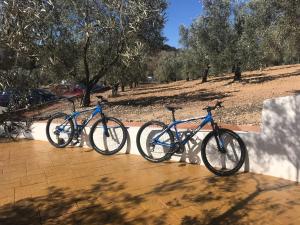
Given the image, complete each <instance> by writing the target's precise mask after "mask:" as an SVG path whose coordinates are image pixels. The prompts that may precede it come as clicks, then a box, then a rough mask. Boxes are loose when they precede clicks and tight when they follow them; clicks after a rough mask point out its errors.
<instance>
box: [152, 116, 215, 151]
mask: <svg viewBox="0 0 300 225" xmlns="http://www.w3.org/2000/svg"><path fill="white" fill-rule="evenodd" d="M197 120H202V122H201V123H200V125H199V126H198V127H197V128H196V129H195V130H193V131H192V133H191V134H189V135H187V137H186V138H185V139H184V140H182V141H180V134H179V132H178V129H177V125H178V124H184V123H189V122H193V121H197ZM208 123H211V124H212V126H213V128H214V120H213V117H212V113H211V112H208V114H207V116H204V117H198V118H192V119H187V120H174V121H173V122H172V123H170V124H169V125H168V127H166V128H165V129H164V130H163V131H162V132H161V133H159V134H158V135H157V136H156V137H154V138H153V139H152V143H153V144H157V145H162V146H165V147H171V148H173V147H175V145H176V143H177V142H180V144H181V145H185V144H187V143H188V142H189V140H190V139H191V138H193V137H194V136H195V135H196V133H197V132H198V131H200V130H201V129H202V128H203V127H204V126H205V125H206V124H208ZM173 127H174V130H175V135H176V136H175V137H176V142H175V143H173V144H168V143H166V142H163V141H160V140H159V138H160V137H161V136H162V135H164V134H165V133H166V132H167V131H168V130H171V129H172V128H173Z"/></svg>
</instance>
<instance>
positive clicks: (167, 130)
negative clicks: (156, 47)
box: [136, 102, 246, 176]
mask: <svg viewBox="0 0 300 225" xmlns="http://www.w3.org/2000/svg"><path fill="white" fill-rule="evenodd" d="M221 107H222V102H217V103H216V105H215V106H212V107H211V106H208V107H206V108H204V109H203V110H206V111H207V115H206V116H204V117H199V118H193V119H187V120H176V119H175V111H176V110H177V109H181V107H176V106H167V107H166V108H167V109H168V110H169V111H171V112H172V119H173V121H172V123H170V124H169V125H166V124H164V123H162V122H160V121H150V122H147V123H145V124H144V125H143V126H142V127H141V128H140V129H139V131H138V134H137V140H136V142H137V147H138V150H139V152H140V153H141V155H142V156H143V157H144V158H145V159H147V160H149V161H151V162H162V161H165V160H169V159H170V158H171V156H172V155H174V154H175V153H179V154H181V153H183V152H184V145H185V144H187V143H188V142H189V141H190V140H191V139H192V138H193V137H194V136H195V135H196V134H197V132H199V131H200V130H201V129H202V128H203V127H204V126H205V125H206V124H209V123H210V124H211V126H212V131H211V132H210V133H208V134H207V136H206V137H205V138H204V140H203V141H202V145H201V156H202V161H203V163H204V165H205V166H206V167H207V168H208V169H209V170H210V171H211V172H213V173H214V174H216V175H218V176H229V175H232V174H234V173H235V172H237V171H238V170H239V169H240V168H241V167H242V165H243V163H244V161H245V156H246V147H245V144H244V142H243V140H242V139H241V138H240V137H239V135H238V134H236V133H235V132H234V131H232V130H228V129H224V128H220V127H219V126H218V125H217V123H215V122H214V119H213V116H212V111H213V110H215V109H217V108H221ZM196 121H199V125H198V126H197V128H196V129H194V130H192V131H191V132H190V133H189V134H187V135H186V136H184V135H180V133H179V132H178V129H177V125H179V124H183V123H190V122H196ZM200 121H202V122H200Z"/></svg>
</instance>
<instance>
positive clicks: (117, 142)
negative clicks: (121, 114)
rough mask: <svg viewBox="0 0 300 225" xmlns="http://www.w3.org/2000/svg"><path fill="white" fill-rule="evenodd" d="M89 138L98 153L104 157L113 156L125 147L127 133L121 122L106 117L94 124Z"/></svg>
mask: <svg viewBox="0 0 300 225" xmlns="http://www.w3.org/2000/svg"><path fill="white" fill-rule="evenodd" d="M89 138H90V143H91V145H92V147H93V149H94V150H95V151H96V152H98V153H100V154H103V155H113V154H116V153H117V152H119V151H120V150H121V149H122V148H123V147H124V145H125V142H126V140H127V131H126V128H125V126H124V125H123V123H122V122H121V121H120V120H118V119H116V118H113V117H105V118H102V119H100V120H98V121H96V122H95V123H94V125H93V126H92V128H91V131H90V134H89Z"/></svg>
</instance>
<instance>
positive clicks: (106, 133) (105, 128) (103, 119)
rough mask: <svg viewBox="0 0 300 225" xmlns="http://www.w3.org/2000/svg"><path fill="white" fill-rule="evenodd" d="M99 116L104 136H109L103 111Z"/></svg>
mask: <svg viewBox="0 0 300 225" xmlns="http://www.w3.org/2000/svg"><path fill="white" fill-rule="evenodd" d="M101 118H102V121H103V129H104V134H105V136H106V137H109V132H108V127H107V119H106V117H105V115H104V114H103V113H102V114H101Z"/></svg>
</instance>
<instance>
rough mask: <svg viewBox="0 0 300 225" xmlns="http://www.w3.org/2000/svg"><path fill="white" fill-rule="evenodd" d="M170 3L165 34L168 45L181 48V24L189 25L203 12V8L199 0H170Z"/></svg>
mask: <svg viewBox="0 0 300 225" xmlns="http://www.w3.org/2000/svg"><path fill="white" fill-rule="evenodd" d="M169 3H170V5H169V8H168V10H167V23H166V25H165V29H164V35H165V37H166V38H167V39H168V41H167V44H168V45H170V46H173V47H176V48H179V47H180V44H179V26H180V25H181V24H183V25H185V26H189V25H190V24H191V23H192V21H193V19H195V18H197V17H198V16H199V15H200V14H201V9H202V8H201V4H200V2H199V0H169Z"/></svg>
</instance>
